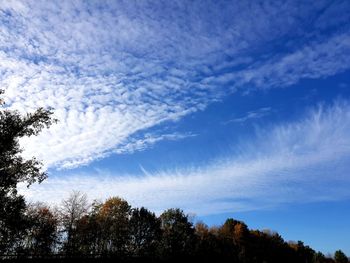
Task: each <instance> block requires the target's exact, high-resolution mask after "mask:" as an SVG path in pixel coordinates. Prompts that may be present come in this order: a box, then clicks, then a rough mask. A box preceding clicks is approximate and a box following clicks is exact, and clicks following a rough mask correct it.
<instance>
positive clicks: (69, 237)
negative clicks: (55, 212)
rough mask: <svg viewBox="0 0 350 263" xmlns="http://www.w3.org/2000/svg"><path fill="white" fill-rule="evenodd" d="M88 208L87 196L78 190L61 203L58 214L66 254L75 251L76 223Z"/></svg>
mask: <svg viewBox="0 0 350 263" xmlns="http://www.w3.org/2000/svg"><path fill="white" fill-rule="evenodd" d="M88 209H89V204H88V201H87V196H86V195H85V194H83V193H81V192H79V191H73V192H72V193H71V194H70V195H69V197H68V198H67V199H64V200H63V201H62V203H61V206H60V209H59V214H60V222H61V225H62V228H63V232H64V236H65V241H64V244H63V248H64V251H65V252H66V254H67V255H71V254H74V253H76V252H77V247H76V245H77V242H75V238H76V230H77V223H78V221H79V220H80V219H81V218H82V217H83V216H84V215H86V214H87V212H88Z"/></svg>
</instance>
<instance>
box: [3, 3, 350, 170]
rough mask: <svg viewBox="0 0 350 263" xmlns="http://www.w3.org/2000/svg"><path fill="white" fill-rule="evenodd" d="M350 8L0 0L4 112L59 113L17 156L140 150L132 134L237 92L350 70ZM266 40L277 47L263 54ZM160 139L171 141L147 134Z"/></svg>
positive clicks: (70, 162)
mask: <svg viewBox="0 0 350 263" xmlns="http://www.w3.org/2000/svg"><path fill="white" fill-rule="evenodd" d="M334 9H336V10H338V11H337V14H338V15H337V16H336V17H334V15H333V13H334V12H332V10H334ZM349 10H350V5H349V4H338V3H335V4H333V5H328V4H327V1H324V2H323V1H318V3H317V5H312V4H307V5H306V4H303V3H296V2H295V1H284V2H283V4H282V3H281V4H279V3H275V2H274V1H273V2H264V4H257V3H251V4H248V3H247V2H246V1H238V2H237V3H230V2H227V3H224V2H222V3H214V2H210V1H208V2H206V1H205V2H203V1H193V2H191V3H188V2H185V1H184V2H154V1H151V2H148V1H139V2H131V1H127V2H123V1H115V2H108V3H107V2H106V3H103V4H101V3H100V2H94V1H51V2H49V3H48V2H46V1H1V5H0V14H1V15H0V29H1V30H0V61H1V64H0V85H1V87H2V88H5V89H6V101H7V103H8V104H7V105H8V106H9V107H11V108H15V109H19V110H21V111H28V110H32V109H34V108H36V107H38V106H44V107H53V108H54V109H55V115H56V117H57V118H58V119H59V120H60V122H59V123H58V124H57V125H55V126H53V127H52V128H51V129H50V130H48V131H45V132H44V133H43V134H41V135H40V136H39V137H37V138H32V139H31V140H23V141H22V145H23V146H24V148H25V149H26V155H27V156H32V155H36V156H38V158H40V159H43V161H44V163H45V164H46V165H47V167H75V166H79V165H82V164H86V163H89V162H91V161H93V160H95V159H96V158H101V157H104V156H107V155H109V154H111V153H115V152H120V153H121V152H128V151H129V149H131V151H133V150H136V149H144V148H145V147H147V146H146V145H152V143H150V144H147V143H143V140H144V139H142V138H140V142H137V141H135V140H137V138H138V137H137V136H136V137H135V135H136V134H138V133H140V132H145V133H147V132H148V131H147V130H148V129H149V128H152V127H156V126H157V125H161V124H163V123H165V122H172V121H176V120H179V119H181V118H182V117H184V116H186V115H188V114H191V113H193V112H196V111H199V110H203V109H204V108H205V107H206V106H207V105H208V104H210V103H212V102H213V101H218V100H220V99H222V98H223V97H224V96H226V95H227V94H231V93H232V92H234V91H235V90H236V89H243V88H244V89H246V90H247V91H250V90H251V89H252V88H253V89H254V88H267V87H270V88H271V87H280V86H287V85H291V84H294V83H296V82H298V81H299V80H300V79H302V78H322V77H327V76H330V75H333V74H336V73H339V72H343V71H344V70H347V69H349V68H350V64H349V63H348V61H349V60H350V48H349V47H350V44H349V43H350V34H349V32H350V28H349V25H348V23H344V21H347V19H346V18H349V13H350V12H349ZM320 11H322V12H320ZM320 13H322V15H319V14H320ZM272 18H273V19H272ZM310 20H312V21H314V22H313V24H310ZM305 22H307V23H308V24H309V26H308V27H307V28H306V27H305V28H304V27H303V25H304V23H305ZM335 27H336V28H337V30H335V31H333V32H334V33H333V34H332V35H331V36H330V35H327V29H329V28H335ZM287 36H288V37H289V38H290V39H291V41H290V42H289V43H288V45H284V44H281V43H280V40H279V39H283V38H284V37H287ZM292 39H302V43H299V42H298V41H296V40H295V41H294V40H292ZM310 39H312V41H311V40H310ZM271 44H274V45H276V46H280V47H281V48H279V50H280V53H279V54H277V55H276V54H274V55H271V52H270V49H269V46H270V45H271ZM253 57H254V59H253ZM161 139H171V136H170V137H169V136H166V135H159V138H154V139H152V140H153V141H154V142H156V141H160V140H161ZM146 140H147V139H146ZM148 141H150V140H149V139H148ZM137 144H140V145H143V146H142V147H138V146H137V147H130V145H137Z"/></svg>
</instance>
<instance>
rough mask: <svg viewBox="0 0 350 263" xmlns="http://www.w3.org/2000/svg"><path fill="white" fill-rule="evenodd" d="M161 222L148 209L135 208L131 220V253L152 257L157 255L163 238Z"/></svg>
mask: <svg viewBox="0 0 350 263" xmlns="http://www.w3.org/2000/svg"><path fill="white" fill-rule="evenodd" d="M160 226H161V221H160V219H159V218H157V217H156V215H155V214H154V213H152V212H150V211H148V210H147V209H146V208H144V207H141V208H135V209H133V210H132V213H131V218H130V223H129V227H130V233H129V234H130V237H131V239H130V249H129V250H130V253H131V254H133V255H135V256H139V257H140V256H141V257H146V256H147V257H151V256H152V255H154V254H155V253H156V248H157V246H158V245H159V242H160V238H161V229H160Z"/></svg>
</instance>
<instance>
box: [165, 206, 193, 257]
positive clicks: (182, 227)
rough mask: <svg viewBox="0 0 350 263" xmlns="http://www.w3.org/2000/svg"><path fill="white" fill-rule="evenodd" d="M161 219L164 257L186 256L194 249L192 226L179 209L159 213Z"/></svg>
mask: <svg viewBox="0 0 350 263" xmlns="http://www.w3.org/2000/svg"><path fill="white" fill-rule="evenodd" d="M160 218H161V220H162V230H163V237H162V244H161V249H162V253H163V255H164V256H165V257H170V258H174V257H186V256H189V255H191V253H192V252H193V249H194V241H195V234H194V227H193V225H192V223H191V222H190V221H189V219H188V216H187V215H185V214H184V212H183V211H182V210H180V209H168V210H166V211H165V212H163V213H162V214H161V215H160Z"/></svg>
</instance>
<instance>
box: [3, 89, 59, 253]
mask: <svg viewBox="0 0 350 263" xmlns="http://www.w3.org/2000/svg"><path fill="white" fill-rule="evenodd" d="M1 93H3V91H0V95H1ZM0 107H1V108H0V203H1V207H0V253H2V254H4V253H11V251H13V250H14V249H15V248H16V243H18V241H19V239H20V236H21V235H22V234H23V231H24V225H25V224H24V223H23V222H24V212H25V200H24V198H23V196H21V195H19V194H18V192H17V185H18V184H19V183H25V184H26V185H27V186H28V187H29V186H30V185H31V184H33V183H34V182H41V181H43V180H44V179H45V178H46V176H47V175H46V173H45V172H42V171H41V167H42V164H41V163H40V162H39V161H38V160H37V159H36V158H34V157H33V158H32V159H30V160H25V159H24V158H23V157H22V156H21V153H22V149H21V147H20V145H19V139H20V138H22V137H25V136H33V135H37V134H38V133H39V132H40V131H41V130H42V129H43V128H45V127H49V126H50V125H51V124H52V123H53V122H55V121H56V120H54V119H52V117H51V115H52V111H50V110H45V109H43V108H39V109H38V110H36V111H35V112H34V113H27V114H25V115H21V114H20V113H19V112H18V111H15V110H9V109H7V108H5V107H4V102H3V100H1V102H0Z"/></svg>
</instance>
